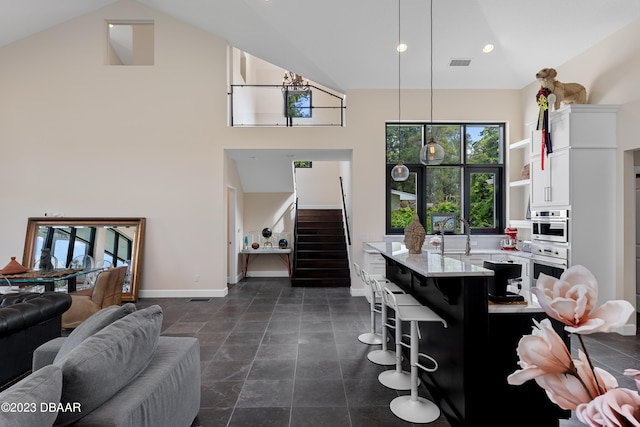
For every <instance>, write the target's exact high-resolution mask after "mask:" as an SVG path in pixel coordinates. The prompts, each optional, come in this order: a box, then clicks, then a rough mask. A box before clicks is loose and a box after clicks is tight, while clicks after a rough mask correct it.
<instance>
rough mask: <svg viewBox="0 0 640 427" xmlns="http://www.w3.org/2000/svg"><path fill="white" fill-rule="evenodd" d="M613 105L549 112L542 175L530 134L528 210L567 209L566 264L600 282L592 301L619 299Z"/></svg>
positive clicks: (538, 147)
mask: <svg viewBox="0 0 640 427" xmlns="http://www.w3.org/2000/svg"><path fill="white" fill-rule="evenodd" d="M617 110H618V106H616V105H597V104H586V105H569V106H567V107H563V108H560V109H559V110H557V111H553V112H551V113H549V122H550V124H551V143H552V147H553V153H552V154H551V155H549V156H548V157H545V173H548V175H539V174H538V171H539V170H540V161H541V160H542V159H541V153H540V145H539V144H538V143H536V138H537V137H536V136H534V135H532V149H531V172H532V180H531V195H532V196H531V209H532V210H547V209H567V210H568V212H569V223H568V224H569V242H568V246H569V251H568V264H569V266H574V265H583V266H585V267H586V268H588V269H589V270H590V271H591V272H592V273H593V274H594V275H595V277H596V279H597V280H598V283H599V285H600V286H599V290H598V305H601V304H603V303H604V302H605V301H606V300H611V299H620V296H619V295H617V294H616V286H617V285H616V283H617V280H616V265H617V260H616V255H615V254H616V239H618V238H620V236H617V235H616V234H615V230H616V228H617V227H616V219H615V215H613V214H612V212H614V211H615V209H616V207H617V206H619V205H620V201H619V200H616V179H618V176H619V173H618V172H617V171H616V121H617V118H616V115H617ZM534 134H535V132H534ZM538 142H539V141H538ZM620 179H621V178H620ZM545 187H550V189H549V190H545ZM545 191H547V192H549V193H546V194H545ZM603 224H606V225H605V227H604V229H603V228H602V226H603ZM602 230H604V231H602Z"/></svg>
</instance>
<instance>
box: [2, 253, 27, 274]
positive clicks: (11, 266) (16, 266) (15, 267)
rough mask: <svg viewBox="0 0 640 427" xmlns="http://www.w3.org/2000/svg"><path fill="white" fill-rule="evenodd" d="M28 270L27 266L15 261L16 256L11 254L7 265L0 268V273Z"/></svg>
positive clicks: (17, 272)
mask: <svg viewBox="0 0 640 427" xmlns="http://www.w3.org/2000/svg"><path fill="white" fill-rule="evenodd" d="M27 271H29V269H28V268H27V267H25V266H24V265H22V264H20V263H19V262H18V261H16V257H14V256H12V257H11V261H9V263H8V264H7V265H5V266H4V268H3V269H2V270H0V274H4V275H10V274H20V273H25V272H27Z"/></svg>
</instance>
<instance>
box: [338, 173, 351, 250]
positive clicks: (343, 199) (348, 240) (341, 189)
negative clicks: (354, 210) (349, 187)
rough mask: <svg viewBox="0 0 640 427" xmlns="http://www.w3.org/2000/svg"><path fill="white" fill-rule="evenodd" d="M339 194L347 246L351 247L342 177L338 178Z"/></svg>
mask: <svg viewBox="0 0 640 427" xmlns="http://www.w3.org/2000/svg"><path fill="white" fill-rule="evenodd" d="M340 192H341V193H342V211H343V217H344V229H345V230H346V232H347V245H349V246H351V234H350V233H349V214H347V202H346V198H345V196H344V186H343V185H342V177H340Z"/></svg>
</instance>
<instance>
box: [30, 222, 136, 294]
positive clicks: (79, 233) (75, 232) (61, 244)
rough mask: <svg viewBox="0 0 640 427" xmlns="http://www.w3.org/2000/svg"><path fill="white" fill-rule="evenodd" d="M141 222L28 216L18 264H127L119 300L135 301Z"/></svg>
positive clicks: (58, 266)
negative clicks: (22, 253) (21, 260)
mask: <svg viewBox="0 0 640 427" xmlns="http://www.w3.org/2000/svg"><path fill="white" fill-rule="evenodd" d="M144 226H145V218H49V217H43V218H29V221H28V224H27V233H26V239H25V249H24V255H23V263H22V264H23V265H24V266H26V267H28V268H30V269H34V270H38V269H52V268H54V269H64V268H74V269H79V268H80V269H83V268H84V267H86V266H87V264H89V263H90V264H91V265H92V266H94V267H98V268H102V267H104V268H108V267H119V266H122V265H127V266H128V267H129V269H128V272H127V277H126V279H125V284H124V286H123V289H122V300H123V301H136V300H137V299H138V283H139V278H140V264H141V259H142V245H143V241H144ZM87 279H90V278H87Z"/></svg>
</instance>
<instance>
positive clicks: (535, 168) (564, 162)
mask: <svg viewBox="0 0 640 427" xmlns="http://www.w3.org/2000/svg"><path fill="white" fill-rule="evenodd" d="M533 135H534V137H533V140H534V141H536V139H537V140H539V139H540V138H539V135H540V132H539V131H535V132H534V134H533ZM552 140H553V139H552ZM570 155H571V150H570V149H569V148H563V149H559V150H556V151H553V152H552V153H551V154H549V155H545V156H544V157H543V156H536V157H534V158H532V159H531V208H532V209H539V208H541V207H567V206H568V205H569V203H570V200H569V196H570V194H569V182H570V181H569V179H570V174H569V170H570ZM543 161H544V168H543Z"/></svg>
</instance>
